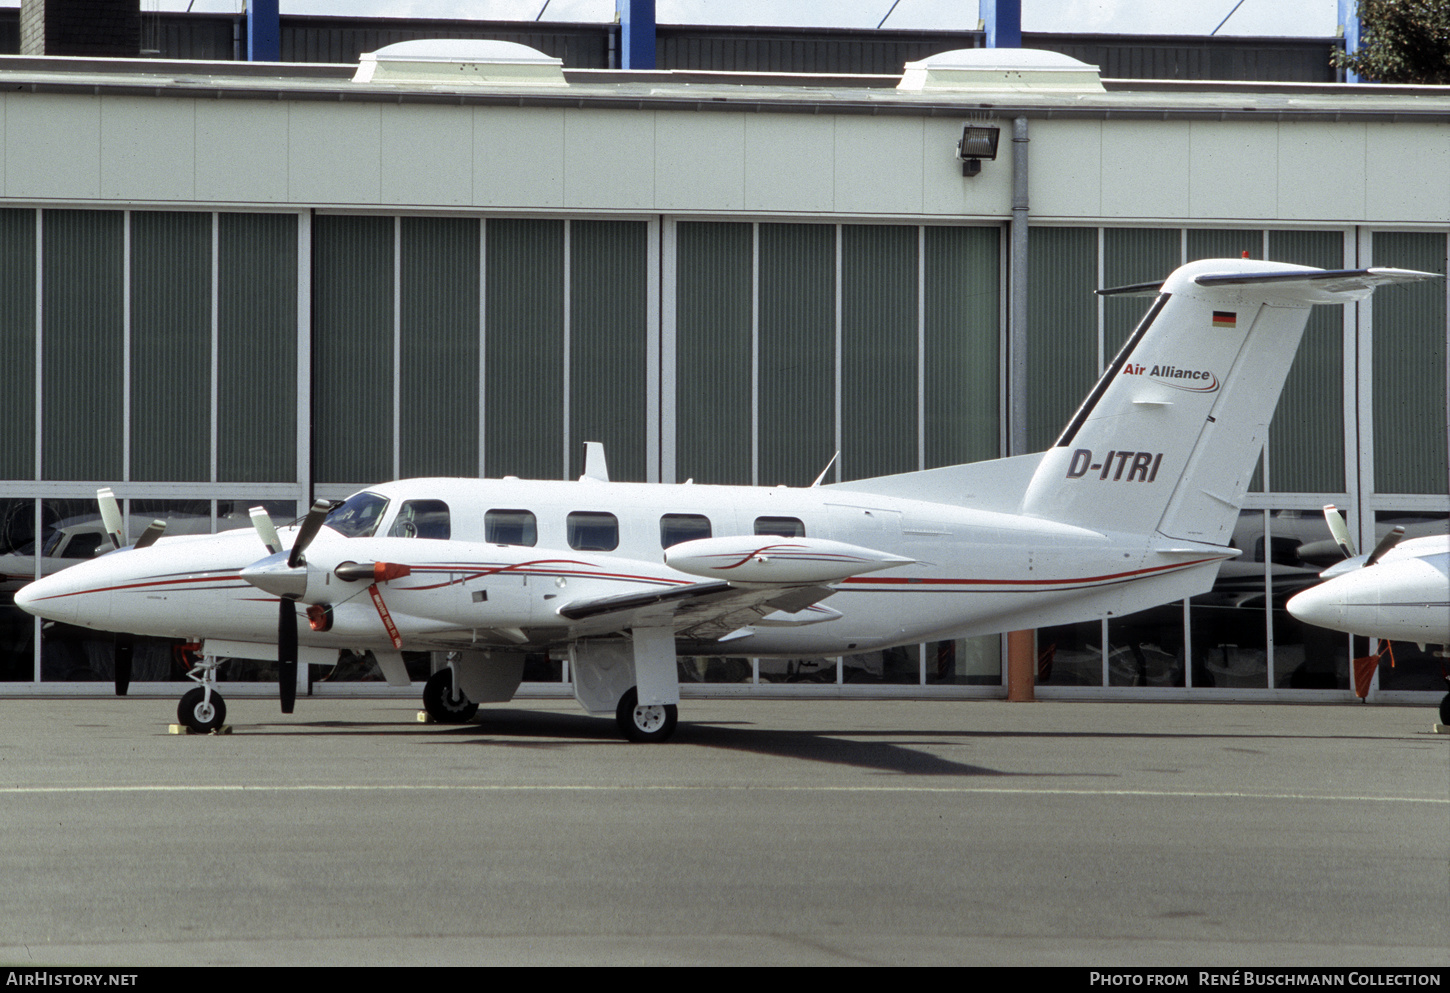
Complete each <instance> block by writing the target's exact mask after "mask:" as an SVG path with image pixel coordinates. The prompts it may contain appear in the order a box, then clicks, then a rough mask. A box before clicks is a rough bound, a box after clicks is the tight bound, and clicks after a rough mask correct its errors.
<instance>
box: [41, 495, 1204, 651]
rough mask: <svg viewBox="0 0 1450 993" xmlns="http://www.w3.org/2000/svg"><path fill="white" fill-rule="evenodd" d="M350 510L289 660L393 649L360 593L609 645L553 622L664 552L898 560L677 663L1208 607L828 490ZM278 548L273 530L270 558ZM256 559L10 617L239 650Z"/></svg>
mask: <svg viewBox="0 0 1450 993" xmlns="http://www.w3.org/2000/svg"><path fill="white" fill-rule="evenodd" d="M364 492H365V493H369V494H373V495H375V496H376V497H378V498H381V499H383V500H386V505H385V506H384V507H383V509H382V510H381V511H380V513H378V515H377V517H376V521H375V527H373V529H372V531H371V533H370V534H368V535H364V536H358V537H346V536H344V535H343V534H340V533H338V532H337V531H335V530H333V529H332V528H329V527H324V528H323V529H322V531H321V532H320V533H319V535H318V537H317V538H316V540H315V541H314V542H313V543H312V544H311V546H310V547H309V548H308V550H307V554H306V559H307V565H306V570H307V589H306V595H305V597H304V599H305V601H306V602H307V603H321V604H322V605H325V606H326V607H327V608H328V614H329V616H328V617H327V618H326V622H325V623H326V625H327V629H326V630H313V629H312V628H311V627H309V626H308V625H307V624H302V625H301V626H300V627H301V635H300V643H301V644H302V645H303V646H311V647H314V648H325V649H337V648H352V649H357V650H363V649H367V648H370V647H384V648H389V647H392V645H393V644H395V642H393V641H392V640H391V635H390V633H389V632H388V630H387V625H386V622H385V621H384V620H383V619H382V613H381V612H380V611H379V609H378V608H377V604H376V603H375V600H374V593H373V590H374V589H375V590H376V592H377V596H378V597H380V598H381V599H382V601H383V603H384V605H385V611H386V614H387V615H388V616H389V617H390V619H391V620H392V622H393V624H394V626H395V627H396V630H397V631H398V633H399V635H400V637H401V639H402V641H403V645H402V647H404V648H408V649H446V648H459V647H492V648H516V649H518V648H522V647H525V646H528V647H531V648H535V649H537V648H539V647H553V646H557V645H562V644H564V643H565V642H567V641H569V640H572V639H577V638H579V637H591V636H599V635H609V634H613V633H617V628H616V627H614V626H612V625H613V622H612V621H610V620H609V619H602V620H599V621H591V620H587V619H586V620H581V621H570V620H567V619H566V618H565V617H563V616H561V615H560V613H559V608H561V607H564V606H566V605H568V604H570V603H573V602H578V601H581V600H594V599H597V598H600V597H608V596H615V595H620V594H628V593H641V592H647V591H651V590H659V591H663V590H668V589H671V588H674V587H682V586H686V585H689V584H692V583H698V582H699V581H700V578H699V576H698V575H688V574H686V573H683V572H680V571H678V570H676V569H673V568H671V567H670V566H668V565H667V564H665V562H664V553H665V547H666V544H667V543H670V542H672V541H673V540H676V539H678V538H679V537H680V536H681V535H687V536H704V535H706V534H708V535H709V536H712V537H722V536H728V535H739V536H757V535H758V541H759V543H760V547H762V548H764V547H766V546H768V545H769V544H771V543H772V542H776V541H779V540H780V536H781V535H784V534H788V533H789V534H800V533H802V532H803V534H804V536H807V537H810V538H826V539H831V540H835V541H840V542H845V543H849V544H851V545H855V546H860V547H863V548H867V549H874V550H877V551H880V552H886V553H891V554H894V555H899V556H903V557H905V558H907V559H910V560H912V561H911V563H910V564H905V565H900V566H897V567H895V568H886V569H882V570H881V571H879V572H873V573H870V574H867V575H855V576H851V577H849V578H847V579H845V580H844V581H842V582H840V583H838V584H834V585H835V586H836V590H837V591H836V592H835V593H834V594H833V595H831V596H829V597H828V598H827V599H825V600H824V601H822V602H820V603H818V604H815V605H812V606H810V607H807V608H805V609H803V610H800V611H798V612H796V613H794V614H787V615H773V616H771V617H767V618H764V619H762V621H761V622H760V623H758V624H751V625H744V626H742V627H741V628H739V629H737V630H735V631H732V632H728V633H727V634H728V637H726V638H725V639H724V640H720V634H719V633H715V632H711V633H709V634H707V635H703V636H693V637H692V636H691V635H690V633H689V632H688V631H686V632H682V634H681V638H680V641H679V648H680V650H681V651H682V652H685V651H688V652H691V653H702V654H709V653H716V654H733V655H754V656H792V655H818V654H825V655H829V654H839V653H844V652H854V651H866V650H871V649H878V648H885V647H889V646H892V645H899V644H909V643H914V642H919V641H927V640H938V639H945V638H952V637H964V636H969V635H973V634H981V633H988V632H995V631H1000V630H1003V629H1004V626H1007V627H1010V626H1011V625H1012V624H1013V623H1018V618H1020V619H1021V623H1023V624H1025V623H1027V620H1028V615H1029V614H1030V617H1031V623H1033V624H1037V625H1040V624H1050V623H1055V621H1054V618H1055V617H1061V618H1064V619H1068V618H1070V619H1079V618H1080V617H1082V616H1083V615H1084V614H1085V613H1093V612H1102V613H1125V612H1129V611H1132V610H1135V609H1139V608H1140V607H1143V606H1147V605H1149V604H1152V603H1157V602H1161V601H1163V600H1165V599H1171V598H1173V597H1177V596H1185V595H1190V594H1192V593H1195V592H1199V591H1201V590H1203V589H1206V588H1208V586H1210V585H1211V584H1212V581H1213V575H1214V570H1215V567H1216V565H1217V564H1218V562H1219V561H1221V560H1222V559H1223V558H1224V557H1225V555H1224V553H1223V551H1222V550H1214V549H1212V548H1211V547H1210V546H1203V547H1202V548H1201V549H1200V550H1198V552H1197V553H1196V554H1195V553H1194V552H1193V551H1188V552H1185V551H1184V550H1183V548H1182V546H1183V542H1175V543H1173V544H1174V546H1175V548H1176V551H1174V552H1171V553H1168V552H1160V551H1157V550H1155V549H1153V548H1151V547H1149V546H1147V545H1145V542H1144V538H1143V536H1142V535H1137V536H1133V535H1121V536H1114V535H1112V534H1104V533H1100V532H1096V531H1091V530H1087V529H1084V528H1079V527H1073V526H1071V525H1065V524H1060V523H1056V522H1053V521H1048V520H1042V519H1037V518H1033V517H1028V516H1023V515H1019V514H1011V513H1003V512H998V511H990V510H981V509H974V508H972V507H969V506H952V505H947V504H941V503H933V502H926V501H917V500H905V499H900V498H895V497H888V496H881V495H873V494H869V493H862V492H858V491H855V490H849V489H844V488H838V487H834V486H821V487H812V488H804V489H795V488H787V487H774V488H764V487H735V486H702V485H692V484H681V485H663V486H662V485H646V484H632V483H612V482H599V481H592V480H583V481H579V482H547V481H534V480H518V479H502V480H476V479H417V480H402V481H397V482H392V483H385V484H381V485H378V486H375V487H369V488H368V490H366V491H364ZM420 507H421V508H423V509H422V510H421V511H420V510H419V508H420ZM523 515H528V520H529V522H530V523H529V526H528V528H526V529H521V528H520V527H519V526H518V523H517V522H518V521H519V520H520V519H521V518H523ZM413 518H416V519H417V521H418V524H416V525H415V524H413V523H412V519H413ZM499 520H503V521H504V524H503V525H502V527H503V528H504V530H506V531H508V532H509V533H508V535H507V537H508V538H509V539H511V541H514V542H517V541H523V540H528V541H531V542H532V543H530V544H518V543H503V542H498V541H490V540H489V538H490V537H497V536H498V534H499V533H500V532H499V527H500V525H499V523H498V522H499ZM440 528H443V530H439V529H440ZM762 531H764V532H770V533H765V534H758V532H762ZM430 532H431V533H433V534H435V535H437V536H439V537H446V538H447V540H434V539H433V538H430V537H426V536H424V535H427V534H429V533H430ZM409 533H412V534H414V535H416V536H413V537H404V536H401V535H405V534H409ZM390 534H391V535H393V536H390ZM756 540H757V538H756V537H752V538H751V541H752V542H753V541H756ZM290 541H291V539H290V537H289V536H288V529H285V528H284V529H282V544H283V546H284V547H286V546H287V545H289V544H290ZM609 545H612V546H613V547H605V546H609ZM265 555H266V550H265V549H264V548H262V546H261V544H260V542H259V540H258V537H257V535H256V534H254V533H253V532H252V531H250V530H245V531H234V532H226V533H223V534H218V535H213V536H204V537H184V538H175V539H167V538H163V539H161V540H160V541H159V542H157V543H156V544H154V545H152V546H151V547H149V548H143V549H137V550H130V551H122V552H119V553H112V554H110V555H107V556H104V557H102V558H99V559H96V560H94V561H92V562H90V563H87V564H86V565H85V566H84V567H82V568H78V569H72V570H67V571H65V572H61V573H57V574H56V575H54V576H51V577H48V578H46V579H44V580H42V581H40V582H38V583H36V584H35V585H34V586H33V587H31V588H30V589H28V590H27V591H26V597H27V603H28V604H30V605H32V608H31V609H34V610H36V611H38V612H40V613H42V615H43V616H46V617H49V618H52V619H55V620H63V621H67V622H69V623H73V624H79V625H82V626H87V627H93V628H98V629H101V630H122V631H128V632H131V633H135V634H140V635H149V636H157V637H174V638H185V639H190V640H202V639H211V640H217V641H238V642H255V641H257V639H258V632H259V631H267V630H269V627H271V626H273V625H275V616H276V609H277V597H276V596H273V595H269V594H268V593H267V592H265V591H264V590H263V589H259V588H258V587H257V586H256V585H254V584H253V583H250V582H248V581H247V580H246V579H244V578H243V577H242V574H241V573H242V570H243V569H244V568H246V567H248V566H249V565H251V564H253V563H255V562H257V560H258V559H260V558H262V557H264V556H265ZM359 561H369V562H371V561H386V562H389V563H396V564H399V565H403V566H406V567H408V569H409V570H410V571H409V574H408V575H406V576H403V577H400V578H395V579H391V580H387V581H385V582H381V583H378V584H376V585H375V586H374V584H373V583H371V582H370V581H365V580H361V579H359V580H353V581H347V580H344V579H342V578H340V577H339V576H338V574H337V567H338V565H339V564H341V563H344V562H359ZM1104 563H1111V564H1112V565H1111V567H1109V568H1105V567H1104ZM1024 594H1029V595H1028V596H1025V597H1024ZM301 609H302V605H299V612H300V610H301Z"/></svg>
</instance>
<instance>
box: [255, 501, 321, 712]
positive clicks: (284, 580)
mask: <svg viewBox="0 0 1450 993" xmlns="http://www.w3.org/2000/svg"><path fill="white" fill-rule="evenodd" d="M331 510H332V504H331V503H329V502H328V501H326V500H318V501H316V502H315V503H313V505H312V509H311V510H309V511H308V512H307V516H306V517H305V518H303V520H302V525H301V527H299V528H298V529H297V537H296V538H295V539H294V540H293V542H292V549H291V551H289V552H286V553H285V554H284V553H283V552H282V542H281V539H280V538H279V537H278V535H277V528H276V527H275V526H274V525H273V524H272V518H271V517H270V516H269V515H268V514H267V511H266V510H265V509H264V508H262V507H253V508H252V509H251V511H250V514H251V518H252V527H253V529H255V530H256V532H257V537H259V538H261V539H262V544H263V545H265V546H266V548H267V551H268V553H269V554H268V555H267V557H266V558H264V559H262V560H260V561H258V562H253V563H252V564H251V565H249V566H247V567H246V568H245V569H243V570H242V578H243V579H245V580H246V581H247V582H249V583H251V584H252V585H253V586H255V587H257V588H258V589H261V590H265V591H266V592H268V593H272V594H274V595H275V596H276V597H277V696H278V698H279V699H280V700H281V702H282V713H284V714H290V713H292V709H293V707H294V706H295V705H296V703H297V601H298V600H300V599H301V598H302V596H303V595H304V594H305V593H306V592H307V569H306V565H307V560H306V558H304V555H305V554H306V552H307V546H308V545H310V544H312V539H314V538H316V537H317V532H318V531H320V530H322V522H323V521H324V520H326V519H327V515H328V512H329V511H331Z"/></svg>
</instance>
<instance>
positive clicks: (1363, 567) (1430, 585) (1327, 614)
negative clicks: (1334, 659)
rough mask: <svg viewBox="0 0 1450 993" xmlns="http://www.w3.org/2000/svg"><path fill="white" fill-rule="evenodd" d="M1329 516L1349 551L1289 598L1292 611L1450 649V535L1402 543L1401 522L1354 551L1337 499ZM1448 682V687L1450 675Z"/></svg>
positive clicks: (1307, 619)
mask: <svg viewBox="0 0 1450 993" xmlns="http://www.w3.org/2000/svg"><path fill="white" fill-rule="evenodd" d="M1324 517H1325V520H1327V521H1328V522H1329V528H1330V531H1331V532H1332V533H1333V534H1334V540H1335V541H1336V542H1337V543H1338V544H1339V547H1340V548H1341V549H1343V551H1344V554H1345V555H1346V556H1347V557H1346V559H1345V561H1343V562H1340V563H1338V564H1336V565H1333V566H1330V567H1329V568H1328V569H1325V570H1324V571H1323V572H1322V573H1320V575H1321V576H1322V577H1323V578H1324V580H1325V581H1324V582H1322V583H1320V584H1319V585H1318V586H1311V587H1309V589H1307V590H1305V591H1304V592H1303V593H1300V594H1298V595H1296V596H1294V597H1293V598H1291V599H1290V600H1289V602H1288V603H1287V604H1286V605H1285V606H1286V607H1287V608H1288V610H1289V613H1290V614H1292V615H1294V616H1295V617H1296V618H1298V619H1299V620H1301V621H1303V622H1304V623H1306V624H1315V625H1318V626H1319V627H1324V628H1329V629H1330V630H1331V631H1345V632H1348V633H1349V634H1359V635H1364V636H1365V637H1368V638H1378V639H1380V640H1382V641H1408V642H1413V643H1415V644H1417V645H1419V646H1420V647H1421V648H1425V647H1426V646H1429V645H1438V646H1439V652H1438V654H1439V655H1441V656H1442V657H1443V656H1447V655H1450V535H1444V534H1433V535H1427V536H1425V537H1421V538H1411V539H1410V540H1408V541H1404V542H1402V541H1401V539H1402V538H1403V537H1404V534H1405V529H1404V528H1401V527H1397V528H1395V529H1394V530H1392V531H1390V533H1389V534H1387V535H1385V536H1384V538H1383V539H1381V540H1380V543H1379V545H1378V546H1376V547H1375V549H1374V550H1373V551H1371V552H1370V553H1369V554H1368V555H1355V554H1354V541H1353V539H1352V538H1351V537H1350V534H1349V528H1348V527H1346V526H1345V523H1344V519H1343V518H1342V517H1340V516H1339V514H1338V512H1337V511H1335V509H1334V507H1333V506H1332V505H1331V506H1328V507H1325V508H1324ZM1446 683H1447V689H1450V677H1447V679H1446ZM1440 723H1441V724H1445V725H1450V692H1447V693H1446V694H1445V697H1444V699H1442V700H1441V701H1440Z"/></svg>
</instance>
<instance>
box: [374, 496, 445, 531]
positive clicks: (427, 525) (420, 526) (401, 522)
mask: <svg viewBox="0 0 1450 993" xmlns="http://www.w3.org/2000/svg"><path fill="white" fill-rule="evenodd" d="M452 533H453V529H452V528H451V527H450V525H449V521H448V504H446V503H444V502H443V501H442V500H408V501H407V502H405V503H404V504H403V506H402V508H401V509H400V510H399V511H398V518H397V520H395V521H393V526H392V527H391V528H389V529H388V537H389V538H434V539H437V540H441V541H447V540H448V538H449V537H450V536H451V535H452Z"/></svg>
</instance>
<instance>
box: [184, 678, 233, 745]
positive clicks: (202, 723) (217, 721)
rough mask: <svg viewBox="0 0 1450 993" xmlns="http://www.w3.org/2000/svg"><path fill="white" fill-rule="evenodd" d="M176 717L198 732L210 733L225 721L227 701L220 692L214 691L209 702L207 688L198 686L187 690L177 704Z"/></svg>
mask: <svg viewBox="0 0 1450 993" xmlns="http://www.w3.org/2000/svg"><path fill="white" fill-rule="evenodd" d="M176 719H177V720H178V721H180V722H181V723H183V724H185V725H186V726H187V727H189V728H191V729H192V730H193V731H195V732H196V733H197V734H210V733H211V732H212V731H215V730H216V729H217V728H219V727H221V726H222V724H223V723H225V721H226V719H227V702H226V701H225V700H223V699H222V695H221V694H220V693H217V692H216V691H213V692H212V695H211V702H210V703H208V702H207V699H206V690H204V689H202V688H201V687H200V686H197V687H194V688H193V689H189V690H187V691H186V693H185V695H183V696H182V698H181V702H180V703H179V704H177V705H176Z"/></svg>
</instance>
